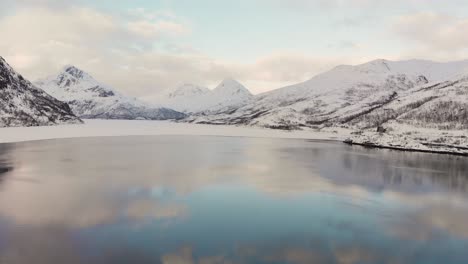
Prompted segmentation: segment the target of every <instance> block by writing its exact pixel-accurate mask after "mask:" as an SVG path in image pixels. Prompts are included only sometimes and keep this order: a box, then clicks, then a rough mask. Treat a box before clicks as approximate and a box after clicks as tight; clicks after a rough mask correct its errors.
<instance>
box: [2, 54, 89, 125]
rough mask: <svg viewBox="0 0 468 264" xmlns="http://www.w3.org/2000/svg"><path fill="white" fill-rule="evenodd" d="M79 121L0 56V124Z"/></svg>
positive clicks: (66, 105) (40, 123)
mask: <svg viewBox="0 0 468 264" xmlns="http://www.w3.org/2000/svg"><path fill="white" fill-rule="evenodd" d="M80 122H81V120H80V119H79V118H78V117H76V116H75V115H74V114H73V112H72V111H71V109H70V107H69V105H68V104H66V103H64V102H61V101H59V100H57V99H55V98H53V97H52V96H50V95H48V94H47V93H46V92H44V91H43V90H41V89H39V88H37V87H36V86H34V85H33V84H32V83H31V82H29V81H28V80H26V79H24V78H23V76H21V75H20V74H18V73H17V72H15V71H14V70H13V69H12V68H11V67H10V65H8V63H7V62H6V61H5V60H4V59H3V58H2V57H0V127H8V126H46V125H55V124H63V123H80Z"/></svg>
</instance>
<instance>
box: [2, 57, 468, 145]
mask: <svg viewBox="0 0 468 264" xmlns="http://www.w3.org/2000/svg"><path fill="white" fill-rule="evenodd" d="M0 66H1V67H0V94H1V95H2V97H1V98H0V126H19V125H26V126H31V125H48V124H60V123H76V122H80V120H79V118H78V117H81V118H102V119H148V120H165V119H178V120H181V121H185V122H194V123H201V124H224V125H247V126H261V127H266V128H275V129H286V130H294V129H315V130H323V129H325V130H335V129H347V130H348V131H352V133H353V134H354V135H355V136H354V137H353V138H354V140H355V141H356V142H361V143H362V142H371V141H372V142H376V141H380V142H382V141H384V140H387V139H386V138H385V137H382V136H381V134H382V132H383V131H397V132H394V133H393V134H392V133H389V134H386V135H390V134H391V135H392V136H393V137H398V138H409V137H407V135H410V134H414V135H416V134H417V133H413V132H414V131H416V130H417V129H437V131H440V130H444V131H448V130H456V131H466V129H468V61H458V62H447V63H437V62H432V61H424V60H409V61H388V60H375V61H371V62H368V63H365V64H361V65H356V66H349V65H342V66H338V67H335V68H334V69H332V70H330V71H328V72H325V73H322V74H319V75H317V76H315V77H313V78H312V79H310V80H308V81H306V82H303V83H299V84H296V85H291V86H288V87H284V88H280V89H277V90H272V91H270V92H267V93H263V94H259V95H255V96H254V95H252V94H251V93H250V92H249V90H248V89H247V88H245V87H244V86H243V85H242V84H240V83H239V82H237V81H236V80H233V79H226V80H224V81H223V82H222V83H221V84H219V85H218V86H217V87H216V88H215V89H213V90H210V89H208V88H205V87H202V86H197V85H193V84H184V85H182V86H179V87H177V88H175V89H169V90H166V91H164V92H162V93H161V94H160V95H159V96H157V98H156V100H155V101H154V104H149V103H144V102H142V101H140V100H138V99H135V98H130V97H128V96H124V95H123V94H121V93H119V92H117V91H116V90H114V89H112V88H110V87H109V86H106V85H103V84H101V83H99V82H98V81H96V80H95V79H94V78H93V77H91V76H90V75H89V74H87V73H85V72H84V71H82V70H80V69H78V68H76V67H73V66H67V67H65V68H64V69H63V70H62V71H61V72H60V73H59V74H57V75H56V76H52V77H48V78H46V79H44V80H40V81H37V82H36V83H35V85H33V84H31V83H30V82H28V81H27V80H25V79H24V78H23V77H21V76H20V75H19V74H17V73H16V72H14V71H13V69H11V67H10V66H8V64H6V62H5V61H4V60H3V59H1V63H0ZM38 87H40V88H42V89H44V90H45V91H46V92H47V93H49V94H50V95H52V96H54V97H55V98H57V99H58V100H61V101H64V102H65V103H62V102H60V101H58V100H57V99H54V98H52V97H51V96H49V95H48V94H46V93H45V92H44V91H42V90H41V89H39V88H38ZM68 105H70V107H71V109H70V107H69V106H68ZM75 114H76V116H75ZM77 116H78V117H77ZM402 131H405V132H404V133H405V134H404V135H403V132H402ZM371 132H372V133H371ZM377 132H378V133H380V135H377V136H376V135H375V133H377ZM438 134H440V133H436V134H435V136H434V137H433V138H432V139H431V140H432V141H431V144H433V143H434V141H441V142H443V143H444V144H448V143H450V144H454V145H460V144H465V143H464V142H465V141H466V142H467V144H468V139H467V138H468V137H467V136H466V135H462V136H460V137H452V138H451V139H450V140H448V141H447V140H446V139H438V138H436V137H437V136H438ZM415 138H417V137H416V136H413V137H412V139H413V140H414V139H415ZM385 142H386V143H385ZM385 142H384V143H381V145H385V144H387V143H388V144H393V143H389V142H395V139H394V138H393V139H388V142H387V141H385ZM405 142H406V141H405ZM407 142H410V141H409V140H408V141H407ZM407 142H406V143H401V144H400V145H402V146H403V145H404V146H406V145H408V144H410V143H407ZM447 142H448V143H447ZM405 144H406V145H405ZM411 144H412V143H411Z"/></svg>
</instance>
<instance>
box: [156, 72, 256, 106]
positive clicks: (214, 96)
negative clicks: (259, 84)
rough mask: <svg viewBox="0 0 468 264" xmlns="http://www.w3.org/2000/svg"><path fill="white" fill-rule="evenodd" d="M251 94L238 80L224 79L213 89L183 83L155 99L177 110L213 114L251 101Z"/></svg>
mask: <svg viewBox="0 0 468 264" xmlns="http://www.w3.org/2000/svg"><path fill="white" fill-rule="evenodd" d="M252 98H253V95H252V94H251V93H250V92H249V90H247V88H245V87H244V86H243V85H242V84H240V83H239V82H238V81H236V80H233V79H226V80H224V81H222V82H221V83H220V84H219V85H218V86H217V87H216V88H215V89H213V90H210V89H208V88H205V87H200V86H196V85H193V84H184V85H182V86H179V87H177V88H176V89H173V90H169V91H165V92H164V93H162V94H161V95H160V96H158V98H157V99H156V101H157V102H158V103H159V104H161V105H165V106H167V107H169V108H172V109H175V110H177V111H181V112H185V113H191V114H215V113H219V112H225V111H229V110H231V109H235V108H238V107H241V106H243V105H246V104H248V103H249V102H251V99H252Z"/></svg>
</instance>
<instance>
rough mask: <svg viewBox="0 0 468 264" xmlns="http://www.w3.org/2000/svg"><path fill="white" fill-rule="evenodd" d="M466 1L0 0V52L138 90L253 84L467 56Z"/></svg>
mask: <svg viewBox="0 0 468 264" xmlns="http://www.w3.org/2000/svg"><path fill="white" fill-rule="evenodd" d="M467 32H468V1H466V0H446V1H440V0H391V1H389V0H379V1H377V0H236V1H231V0H159V1H158V0H99V1H96V0H93V1H91V0H67V1H63V0H0V37H1V40H0V56H3V57H5V59H7V61H8V62H9V63H10V64H12V65H13V66H14V67H15V68H16V69H17V70H18V71H20V72H21V73H23V74H24V75H25V76H26V77H28V78H29V79H32V80H35V79H37V78H40V77H44V76H48V75H51V74H54V73H56V72H57V71H59V70H60V69H61V68H62V67H63V66H64V65H67V64H73V65H76V66H78V67H79V68H82V69H83V70H85V71H87V72H89V73H90V74H92V75H94V76H95V77H96V79H98V80H100V81H101V82H104V83H107V84H110V85H112V86H114V87H115V88H117V89H119V90H121V91H122V92H124V93H126V94H129V95H133V96H137V97H142V98H150V97H151V96H153V95H154V94H156V93H158V92H159V91H161V90H163V89H167V88H171V87H175V86H177V85H179V84H181V83H196V84H200V85H205V86H208V87H210V88H213V86H214V85H216V83H218V82H220V81H221V80H222V79H224V78H227V77H231V78H235V79H238V80H239V81H241V82H242V83H244V84H245V85H246V86H247V87H248V88H249V89H250V90H251V91H252V92H254V93H259V92H263V91H267V90H271V89H275V88H279V87H281V86H284V85H288V84H293V83H297V82H301V81H304V80H307V79H309V78H311V77H312V76H313V75H315V74H317V73H319V72H323V71H325V70H328V69H330V68H332V67H333V66H336V65H339V64H358V63H363V62H366V61H369V60H373V59H377V58H384V59H391V60H399V59H410V58H419V59H431V60H438V61H447V60H460V59H468V34H467Z"/></svg>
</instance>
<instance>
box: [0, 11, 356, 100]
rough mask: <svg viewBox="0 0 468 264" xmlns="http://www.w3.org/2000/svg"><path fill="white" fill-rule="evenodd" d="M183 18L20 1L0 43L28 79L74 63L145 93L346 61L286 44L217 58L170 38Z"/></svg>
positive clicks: (300, 75) (304, 74)
mask: <svg viewBox="0 0 468 264" xmlns="http://www.w3.org/2000/svg"><path fill="white" fill-rule="evenodd" d="M135 12H136V13H135ZM138 13H140V14H144V15H141V16H138V15H136V14H138ZM145 17H146V18H147V19H148V20H144V19H145ZM135 19H137V20H135ZM184 23H186V22H184V21H183V19H180V18H178V17H177V16H175V15H174V14H171V13H170V12H168V11H164V12H163V11H161V12H148V11H147V10H143V9H141V10H136V11H135V10H133V11H132V12H131V14H129V15H128V16H127V17H118V16H112V15H109V14H106V13H102V12H98V11H96V10H94V9H90V8H79V7H69V8H66V9H63V10H61V11H60V12H56V11H55V10H52V9H47V8H27V9H20V10H18V11H17V12H16V13H14V14H13V15H9V16H6V17H3V18H1V19H0V35H2V36H3V39H4V40H7V41H2V42H1V43H0V50H2V53H3V54H2V56H4V57H5V58H6V59H7V60H8V61H9V62H10V63H11V64H12V65H13V66H14V67H15V68H17V69H18V70H19V71H20V72H22V73H24V74H25V75H26V77H28V78H30V79H36V78H40V77H44V76H46V75H49V74H52V73H55V72H56V71H58V70H59V69H60V68H61V67H62V66H63V65H66V64H74V65H76V66H78V67H81V68H83V69H84V70H86V71H89V72H90V73H91V74H93V75H94V76H95V77H96V78H97V79H99V80H101V81H102V82H104V83H108V84H110V85H112V86H115V87H116V88H118V89H121V90H122V91H123V92H124V93H127V94H130V95H133V96H138V97H148V98H150V97H151V96H152V95H154V94H155V93H157V92H159V91H160V90H161V89H166V88H169V87H174V86H176V85H178V84H180V83H184V82H194V83H199V84H202V85H210V86H214V85H215V84H216V83H217V82H219V81H221V80H222V79H224V78H226V77H233V78H237V79H239V80H240V81H242V82H244V83H245V84H246V85H247V86H248V87H249V88H251V89H252V90H253V92H255V93H258V92H262V91H266V90H269V89H273V88H278V87H280V86H283V85H288V84H292V83H296V82H299V81H303V80H306V79H308V78H310V77H311V76H313V75H314V74H315V73H317V72H321V71H324V70H327V69H329V68H331V67H333V66H334V65H335V64H338V62H342V61H346V62H349V60H344V59H343V58H340V59H337V58H320V57H314V56H304V55H301V54H291V53H287V52H279V53H277V54H272V55H270V56H267V57H263V58H259V59H257V60H255V61H254V62H253V63H250V64H240V63H232V62H229V61H223V60H218V59H215V58H212V57H209V56H207V55H204V54H200V53H197V52H196V51H195V49H194V48H193V47H191V46H190V45H189V44H184V43H183V42H181V41H176V40H177V37H178V36H181V35H182V36H185V35H186V34H190V27H189V26H187V25H186V24H184ZM173 40H174V41H173ZM154 45H158V46H159V47H160V48H159V50H158V49H156V48H154ZM161 47H162V49H163V50H160V49H161Z"/></svg>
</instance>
